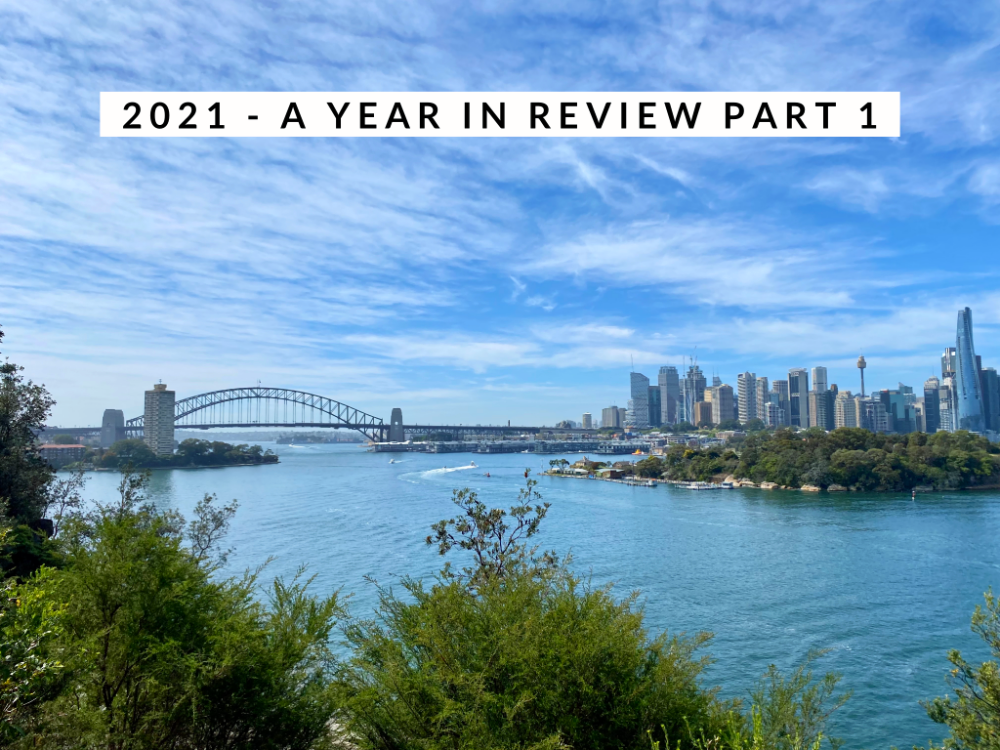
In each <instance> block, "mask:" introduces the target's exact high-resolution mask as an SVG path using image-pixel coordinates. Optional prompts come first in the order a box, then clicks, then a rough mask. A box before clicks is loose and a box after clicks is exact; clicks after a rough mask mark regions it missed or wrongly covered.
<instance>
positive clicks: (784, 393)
mask: <svg viewBox="0 0 1000 750" xmlns="http://www.w3.org/2000/svg"><path fill="white" fill-rule="evenodd" d="M771 393H772V394H773V395H777V396H778V406H780V407H781V412H782V420H781V424H783V425H790V424H791V423H792V410H791V409H790V408H789V403H788V381H787V380H775V381H774V383H772V384H771Z"/></svg>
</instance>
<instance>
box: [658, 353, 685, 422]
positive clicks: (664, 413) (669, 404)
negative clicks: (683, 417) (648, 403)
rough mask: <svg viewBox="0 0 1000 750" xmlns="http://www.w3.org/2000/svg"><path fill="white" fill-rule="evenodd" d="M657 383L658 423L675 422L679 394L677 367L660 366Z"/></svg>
mask: <svg viewBox="0 0 1000 750" xmlns="http://www.w3.org/2000/svg"><path fill="white" fill-rule="evenodd" d="M657 384H658V385H659V386H660V415H661V416H660V423H661V424H677V400H678V399H679V398H680V395H681V387H680V377H679V376H678V375H677V368H676V367H672V366H670V365H666V366H664V367H661V368H660V376H659V379H658V380H657Z"/></svg>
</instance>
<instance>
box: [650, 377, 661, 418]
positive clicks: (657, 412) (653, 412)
mask: <svg viewBox="0 0 1000 750" xmlns="http://www.w3.org/2000/svg"><path fill="white" fill-rule="evenodd" d="M662 424H663V411H662V409H661V408H660V386H658V385H651V386H649V426H650V427H659V426H660V425H662Z"/></svg>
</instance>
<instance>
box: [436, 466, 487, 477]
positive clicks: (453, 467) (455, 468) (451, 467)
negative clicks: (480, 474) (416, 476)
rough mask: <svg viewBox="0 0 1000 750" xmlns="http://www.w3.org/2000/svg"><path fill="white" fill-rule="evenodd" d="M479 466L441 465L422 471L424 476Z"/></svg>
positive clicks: (466, 469)
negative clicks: (438, 467) (437, 467)
mask: <svg viewBox="0 0 1000 750" xmlns="http://www.w3.org/2000/svg"><path fill="white" fill-rule="evenodd" d="M478 468H479V467H478V466H476V465H475V464H471V465H470V466H442V467H441V468H440V469H430V470H429V471H425V472H424V476H429V475H431V474H451V473H452V472H453V471H468V470H469V469H478Z"/></svg>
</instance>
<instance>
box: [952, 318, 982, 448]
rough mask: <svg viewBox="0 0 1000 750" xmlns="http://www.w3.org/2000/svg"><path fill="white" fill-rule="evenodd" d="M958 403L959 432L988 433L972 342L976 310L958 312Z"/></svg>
mask: <svg viewBox="0 0 1000 750" xmlns="http://www.w3.org/2000/svg"><path fill="white" fill-rule="evenodd" d="M955 403H956V405H957V407H958V425H957V427H958V429H960V430H968V431H969V432H979V433H981V432H985V431H986V424H985V421H984V419H983V395H982V391H981V386H980V383H979V368H978V367H976V348H975V346H974V344H973V342H972V310H970V309H969V308H968V307H966V308H965V309H964V310H959V312H958V333H957V336H956V343H955Z"/></svg>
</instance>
